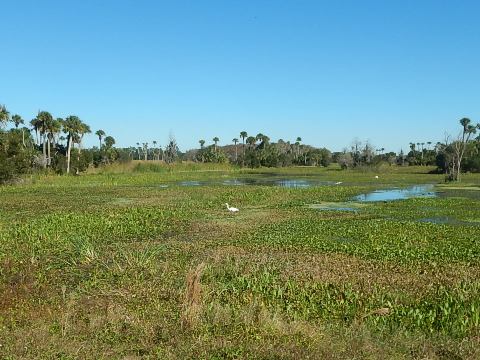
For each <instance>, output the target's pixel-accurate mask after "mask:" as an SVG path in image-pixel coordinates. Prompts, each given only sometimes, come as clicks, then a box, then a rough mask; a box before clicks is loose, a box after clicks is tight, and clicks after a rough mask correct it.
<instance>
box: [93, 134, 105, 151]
mask: <svg viewBox="0 0 480 360" xmlns="http://www.w3.org/2000/svg"><path fill="white" fill-rule="evenodd" d="M95 135H97V136H98V141H99V142H100V147H99V149H100V150H102V139H103V138H104V137H105V135H106V134H105V131H103V130H97V131H96V132H95Z"/></svg>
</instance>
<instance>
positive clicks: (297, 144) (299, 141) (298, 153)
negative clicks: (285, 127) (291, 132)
mask: <svg viewBox="0 0 480 360" xmlns="http://www.w3.org/2000/svg"><path fill="white" fill-rule="evenodd" d="M301 142H302V138H301V137H300V136H299V137H297V140H296V142H295V146H296V152H297V154H296V158H297V159H298V157H299V156H300V143H301Z"/></svg>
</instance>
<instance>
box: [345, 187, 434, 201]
mask: <svg viewBox="0 0 480 360" xmlns="http://www.w3.org/2000/svg"><path fill="white" fill-rule="evenodd" d="M433 197H437V193H436V192H435V190H434V185H432V184H427V185H415V186H412V187H409V188H406V189H385V190H375V191H372V192H370V193H366V194H360V195H357V196H355V197H354V198H353V200H354V201H360V202H375V201H394V200H405V199H412V198H433Z"/></svg>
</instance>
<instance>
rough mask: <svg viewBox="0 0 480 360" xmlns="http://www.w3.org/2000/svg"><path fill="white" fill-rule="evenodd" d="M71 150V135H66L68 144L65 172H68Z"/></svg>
mask: <svg viewBox="0 0 480 360" xmlns="http://www.w3.org/2000/svg"><path fill="white" fill-rule="evenodd" d="M71 151H72V137H71V136H70V135H69V136H68V144H67V174H70V154H71Z"/></svg>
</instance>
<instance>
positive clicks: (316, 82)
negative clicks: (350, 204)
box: [0, 0, 480, 151]
mask: <svg viewBox="0 0 480 360" xmlns="http://www.w3.org/2000/svg"><path fill="white" fill-rule="evenodd" d="M0 11H1V13H2V21H1V30H0V34H1V35H0V38H1V44H2V56H1V57H0V103H4V104H6V105H7V107H8V109H9V110H10V111H11V112H12V113H19V114H20V115H22V116H23V117H24V118H26V119H28V120H30V119H32V118H33V117H34V115H35V114H36V112H37V111H38V110H39V109H42V110H48V111H50V112H52V113H53V115H54V116H57V117H64V116H67V115H70V114H75V115H78V116H79V117H80V118H81V119H82V120H84V121H85V122H87V123H88V124H90V126H91V127H92V129H93V130H97V129H99V128H102V129H104V130H105V131H106V132H107V133H108V134H111V135H113V136H114V137H115V138H116V139H117V142H118V144H119V145H121V146H128V145H131V144H134V143H136V142H137V141H139V142H143V141H148V142H150V143H151V141H152V140H157V141H159V142H160V143H161V144H162V145H164V144H165V143H166V140H167V138H168V135H169V133H170V131H172V132H173V133H174V134H175V136H176V138H177V140H178V142H179V144H180V146H181V148H182V149H183V150H185V149H186V148H190V147H196V146H197V145H198V139H201V138H204V139H205V140H207V141H210V140H211V139H212V138H213V137H214V136H218V137H220V139H221V143H222V144H225V143H226V142H230V140H231V139H232V138H234V137H238V133H239V132H240V131H241V130H246V131H248V132H249V133H252V134H257V133H258V132H262V133H264V134H267V135H269V136H270V137H271V138H272V139H274V140H276V139H278V138H283V139H285V140H294V139H295V138H296V137H297V136H301V137H302V138H303V140H304V141H305V142H306V143H309V144H313V145H317V146H326V147H328V148H331V149H333V150H340V149H341V148H343V147H344V146H346V145H348V144H350V143H351V141H352V139H353V138H354V137H358V138H360V139H361V140H363V141H364V140H367V139H369V140H371V142H372V143H373V144H374V145H375V146H377V147H385V148H387V149H389V150H390V149H391V150H394V151H398V150H399V149H400V147H403V148H406V147H408V142H410V141H415V142H422V141H425V142H426V141H435V142H436V141H438V140H442V139H443V136H444V132H445V131H446V130H447V131H449V132H457V126H456V123H457V121H458V119H460V118H461V117H464V116H468V117H470V118H472V120H474V121H475V122H478V121H480V26H479V24H478V19H479V14H480V1H478V0H475V1H468V0H461V1H458V0H457V1H453V0H452V1H442V0H431V1H427V0H425V1H422V0H379V1H368V0H363V1H358V0H351V1H343V0H338V1H337V0H335V1H320V0H316V1H315V0H314V1H301V0H296V1H294V0H291V1H281V0H276V1H273V0H272V1H261V0H256V1H254V0H251V1H248V0H238V1H229V0H219V1H200V0H196V1H193V0H192V1H185V0H173V1H153V0H152V1H142V0H139V1H133V0H130V1H121V0H116V1H113V0H108V1H107V0H101V1H100V0H81V1H80V0H77V1H73V0H72V1H65V0H62V1H48V0H43V1H36V0H35V1H22V0H0ZM88 143H89V144H96V139H95V138H94V137H93V136H91V137H89V139H88Z"/></svg>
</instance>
